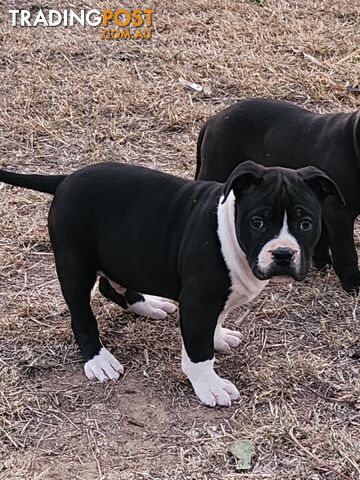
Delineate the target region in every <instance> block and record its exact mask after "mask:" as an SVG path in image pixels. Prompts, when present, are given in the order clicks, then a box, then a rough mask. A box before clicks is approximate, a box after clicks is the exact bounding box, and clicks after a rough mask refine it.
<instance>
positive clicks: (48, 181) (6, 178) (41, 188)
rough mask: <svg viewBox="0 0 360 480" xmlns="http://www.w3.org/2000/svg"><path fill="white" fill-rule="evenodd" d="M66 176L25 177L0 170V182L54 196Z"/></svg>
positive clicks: (24, 175)
mask: <svg viewBox="0 0 360 480" xmlns="http://www.w3.org/2000/svg"><path fill="white" fill-rule="evenodd" d="M66 177H67V175H26V174H22V173H14V172H7V171H6V170H0V182H4V183H9V184H10V185H14V186H15V187H23V188H30V189H31V190H37V191H38V192H44V193H51V194H52V195H54V194H55V192H56V189H57V187H58V186H59V185H60V183H61V182H62V181H63V180H64V179H65V178H66Z"/></svg>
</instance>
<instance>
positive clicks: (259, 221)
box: [250, 217, 264, 230]
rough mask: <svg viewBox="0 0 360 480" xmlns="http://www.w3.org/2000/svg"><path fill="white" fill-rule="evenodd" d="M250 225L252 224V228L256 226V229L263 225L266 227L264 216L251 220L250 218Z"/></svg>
mask: <svg viewBox="0 0 360 480" xmlns="http://www.w3.org/2000/svg"><path fill="white" fill-rule="evenodd" d="M250 225H251V226H252V228H254V229H255V230H261V229H262V228H263V227H264V221H263V219H262V218H260V217H253V218H252V219H251V220H250Z"/></svg>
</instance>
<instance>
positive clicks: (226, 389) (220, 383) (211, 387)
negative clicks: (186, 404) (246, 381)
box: [193, 372, 239, 407]
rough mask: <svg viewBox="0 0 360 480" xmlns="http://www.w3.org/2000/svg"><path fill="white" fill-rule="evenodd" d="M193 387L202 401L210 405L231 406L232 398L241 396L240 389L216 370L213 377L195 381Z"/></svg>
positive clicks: (235, 398)
mask: <svg viewBox="0 0 360 480" xmlns="http://www.w3.org/2000/svg"><path fill="white" fill-rule="evenodd" d="M193 387H194V390H195V393H196V395H197V396H198V398H199V399H200V401H201V402H202V403H203V404H204V405H207V406H208V407H216V405H219V406H220V407H230V405H231V401H232V400H237V399H238V398H239V392H238V389H237V388H236V387H235V385H233V384H232V383H231V382H229V380H225V379H224V378H221V377H219V376H218V375H217V374H216V373H215V372H214V374H213V375H212V376H211V378H208V379H206V380H205V379H203V380H200V381H199V382H194V383H193Z"/></svg>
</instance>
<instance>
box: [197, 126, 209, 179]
mask: <svg viewBox="0 0 360 480" xmlns="http://www.w3.org/2000/svg"><path fill="white" fill-rule="evenodd" d="M206 127H207V122H206V123H204V125H203V126H202V127H201V130H200V133H199V138H198V140H197V144H196V172H195V180H197V178H198V176H199V173H200V169H201V146H202V142H203V139H204V135H205V130H206Z"/></svg>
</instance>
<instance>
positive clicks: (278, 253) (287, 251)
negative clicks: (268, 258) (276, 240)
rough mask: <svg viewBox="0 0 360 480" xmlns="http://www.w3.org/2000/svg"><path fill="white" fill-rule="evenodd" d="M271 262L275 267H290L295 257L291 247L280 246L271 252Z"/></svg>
mask: <svg viewBox="0 0 360 480" xmlns="http://www.w3.org/2000/svg"><path fill="white" fill-rule="evenodd" d="M271 255H272V259H273V262H274V263H275V265H276V266H277V267H281V268H285V267H290V265H291V263H292V262H293V261H294V259H295V251H294V250H292V249H291V248H285V247H280V248H277V249H276V250H273V251H272V252H271Z"/></svg>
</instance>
